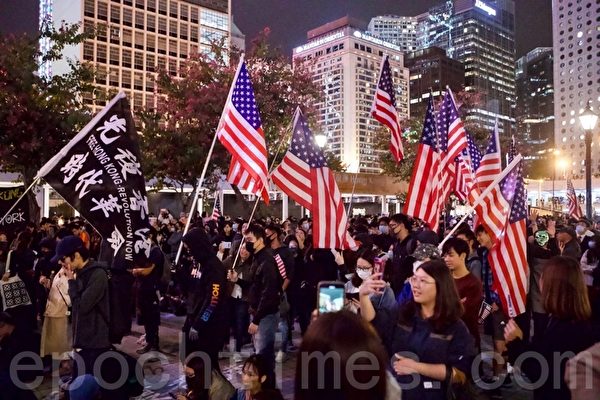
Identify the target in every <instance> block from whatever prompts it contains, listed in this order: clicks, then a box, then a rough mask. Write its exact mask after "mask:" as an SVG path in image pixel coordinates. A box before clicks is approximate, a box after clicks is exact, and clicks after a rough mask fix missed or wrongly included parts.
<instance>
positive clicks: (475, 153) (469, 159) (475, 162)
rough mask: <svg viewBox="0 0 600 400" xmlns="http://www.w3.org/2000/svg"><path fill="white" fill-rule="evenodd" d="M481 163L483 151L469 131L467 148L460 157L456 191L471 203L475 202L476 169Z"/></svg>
mask: <svg viewBox="0 0 600 400" xmlns="http://www.w3.org/2000/svg"><path fill="white" fill-rule="evenodd" d="M480 163H481V153H480V152H479V149H478V148H477V145H476V144H475V141H474V140H473V137H472V136H471V134H470V133H468V132H467V148H466V149H464V150H463V151H462V154H461V156H460V157H459V158H458V166H457V175H456V185H455V188H454V193H455V194H456V196H457V197H458V198H459V199H460V200H462V201H466V200H467V199H468V200H469V201H470V203H471V204H473V203H474V197H473V196H475V195H477V193H474V192H473V189H475V187H474V186H475V171H476V170H477V168H479V164H480Z"/></svg>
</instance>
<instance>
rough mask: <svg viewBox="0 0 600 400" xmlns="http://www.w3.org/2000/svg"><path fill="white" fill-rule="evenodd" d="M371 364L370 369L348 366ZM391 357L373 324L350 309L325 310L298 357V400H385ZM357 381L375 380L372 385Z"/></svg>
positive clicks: (316, 321)
mask: <svg viewBox="0 0 600 400" xmlns="http://www.w3.org/2000/svg"><path fill="white" fill-rule="evenodd" d="M348 363H353V365H362V364H365V363H368V365H369V366H370V368H360V369H359V368H355V369H354V372H353V373H348V369H347V365H348ZM387 364H388V358H387V356H386V353H385V350H384V348H383V346H382V344H381V340H380V339H379V337H378V336H377V333H376V332H375V330H374V329H373V327H372V326H371V325H370V324H369V323H368V322H366V321H365V320H363V319H362V318H361V317H359V316H358V315H356V314H353V313H351V312H349V311H340V312H333V313H325V314H322V315H320V316H319V317H318V318H317V319H316V320H315V321H314V322H312V323H311V324H310V325H309V327H308V330H307V331H306V333H305V335H304V337H303V339H302V344H301V346H300V351H299V353H298V357H297V359H296V378H295V385H294V392H295V393H294V394H295V395H294V399H295V400H314V399H327V400H342V399H343V400H363V399H372V400H383V399H384V398H385V395H386V390H387V389H386V386H387V385H386V383H387V375H386V366H387ZM356 382H360V383H361V384H365V383H366V382H369V383H372V384H371V385H370V387H369V388H360V387H357V385H356V384H353V383H356Z"/></svg>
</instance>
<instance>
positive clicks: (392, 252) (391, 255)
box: [387, 250, 394, 260]
mask: <svg viewBox="0 0 600 400" xmlns="http://www.w3.org/2000/svg"><path fill="white" fill-rule="evenodd" d="M387 257H388V260H391V259H393V258H394V251H393V250H390V251H388V252H387Z"/></svg>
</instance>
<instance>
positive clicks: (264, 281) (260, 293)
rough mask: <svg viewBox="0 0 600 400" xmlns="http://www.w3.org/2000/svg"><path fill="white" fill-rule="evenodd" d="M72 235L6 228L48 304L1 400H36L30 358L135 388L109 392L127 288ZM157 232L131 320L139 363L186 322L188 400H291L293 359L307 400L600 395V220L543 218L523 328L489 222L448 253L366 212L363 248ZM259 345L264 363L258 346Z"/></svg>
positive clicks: (298, 391)
mask: <svg viewBox="0 0 600 400" xmlns="http://www.w3.org/2000/svg"><path fill="white" fill-rule="evenodd" d="M60 222H64V223H63V224H62V225H61V224H59V221H58V218H53V219H49V218H44V219H42V221H41V223H40V224H34V223H30V224H29V225H28V226H27V228H26V229H25V230H23V231H22V232H20V233H19V234H18V235H17V236H16V237H15V238H14V240H13V238H9V237H7V235H6V234H5V233H2V232H0V269H1V271H0V272H1V276H2V279H3V280H4V281H7V280H8V279H9V278H10V277H12V276H15V275H16V276H18V277H19V278H21V280H22V281H23V282H24V284H25V288H26V290H27V293H28V295H29V298H30V300H31V304H28V305H22V306H18V307H12V308H8V309H7V310H6V312H4V313H2V314H1V315H0V357H1V361H0V362H1V364H2V370H1V371H0V381H2V383H3V384H4V383H6V385H7V386H6V387H7V388H10V389H7V390H6V391H5V392H4V393H3V394H2V395H0V398H1V397H2V396H6V395H8V396H9V397H7V398H19V397H18V396H22V397H21V398H27V397H23V396H25V395H24V394H23V393H25V392H26V391H23V390H22V389H19V388H18V387H16V386H15V385H12V384H11V380H14V379H12V378H13V377H12V376H11V375H10V373H9V370H10V368H9V366H10V362H11V360H12V358H13V357H14V356H15V355H16V354H18V353H19V352H21V351H24V350H27V349H29V350H34V351H36V352H37V353H38V354H40V356H41V357H44V360H45V365H46V366H47V368H49V369H52V368H53V366H55V365H57V363H64V362H65V360H67V361H68V360H70V359H74V362H73V363H72V366H71V370H72V375H71V377H72V380H70V382H71V384H73V383H74V382H77V383H78V384H77V385H74V386H76V388H72V390H69V391H68V392H69V393H71V398H94V397H93V396H99V397H98V398H108V397H111V398H119V397H118V396H125V397H123V398H126V397H127V394H128V392H127V390H126V389H124V390H119V389H111V390H108V391H107V390H105V389H104V388H102V387H100V386H101V385H99V384H98V382H97V380H94V379H92V378H93V376H94V374H95V373H94V370H93V366H94V365H95V362H96V361H97V360H98V359H99V358H100V357H102V355H103V354H104V353H106V352H107V351H115V349H114V347H113V346H112V340H111V337H110V330H111V326H110V325H111V324H110V315H109V314H110V312H111V304H110V302H111V299H110V296H111V292H110V291H109V283H110V280H111V279H112V280H113V283H114V281H115V279H116V278H115V276H112V277H111V275H110V273H107V272H108V268H107V266H106V265H103V264H102V263H101V262H98V261H97V260H98V258H99V257H100V258H101V255H100V252H101V238H100V237H99V236H98V235H97V234H96V233H95V232H94V230H93V228H92V227H91V226H90V225H89V224H86V223H85V221H82V220H80V219H78V218H74V219H71V220H67V221H62V218H61V221H60ZM150 223H151V225H152V229H151V230H150V231H149V233H148V236H147V240H148V242H149V243H151V251H150V253H149V256H146V255H140V256H137V257H136V258H135V259H134V264H135V268H133V269H132V270H130V271H128V272H127V273H128V274H129V275H130V276H131V279H134V280H135V284H134V285H133V290H132V292H131V297H132V298H135V299H136V301H135V308H134V309H132V310H131V313H132V315H133V314H135V315H136V316H137V319H138V323H139V324H140V325H143V326H144V330H145V340H143V341H141V345H140V348H139V349H138V350H137V353H138V354H139V355H142V354H146V353H150V354H153V352H160V349H161V343H160V335H159V328H158V327H159V325H160V312H161V310H162V311H169V312H173V313H176V314H180V315H182V316H183V315H184V316H185V322H184V324H183V327H182V333H183V334H182V337H183V340H182V341H181V343H180V358H181V362H182V363H183V365H184V366H185V368H184V371H185V379H186V383H187V390H185V391H184V392H181V393H177V394H174V396H175V397H176V398H179V399H209V398H211V399H221V398H231V399H280V398H282V395H281V392H280V391H279V390H278V388H277V387H276V379H275V378H276V377H275V366H276V364H277V363H281V362H284V361H285V360H286V359H287V358H288V357H289V355H290V354H291V353H292V352H296V353H297V357H296V362H297V364H296V379H295V388H294V390H295V398H297V399H315V398H332V399H333V398H335V399H358V398H376V399H388V398H389V399H391V398H394V399H396V398H400V397H401V398H406V399H413V398H414V399H417V398H418V399H447V398H479V397H478V396H487V397H491V398H501V393H502V392H501V390H502V388H505V387H507V386H510V385H517V384H523V385H524V386H526V385H530V386H526V387H528V388H531V389H533V394H534V398H535V399H568V398H577V399H580V398H583V399H588V398H590V399H591V398H593V396H597V393H598V390H600V386H598V385H599V383H598V381H599V380H600V377H599V376H598V370H599V366H598V365H595V372H594V373H595V375H594V376H593V382H594V383H593V384H591V383H590V382H589V381H586V379H589V378H588V374H589V368H587V369H586V367H589V365H588V364H590V362H589V360H592V359H593V360H595V361H594V362H595V363H598V357H600V355H599V353H600V347H599V345H598V342H600V327H599V326H600V325H598V323H599V322H600V268H598V264H599V262H600V232H599V230H598V229H599V228H600V224H599V223H598V222H596V223H595V224H594V223H593V222H592V221H589V220H586V219H580V220H567V219H565V218H564V217H561V218H554V217H549V216H540V215H538V214H536V213H535V212H532V213H531V215H530V218H529V223H528V228H527V229H528V248H527V253H528V264H529V270H530V282H529V292H528V299H527V304H528V311H527V312H526V313H525V314H521V315H519V316H517V317H515V318H510V317H509V316H508V313H507V310H505V309H504V306H503V301H502V299H501V297H500V293H499V292H498V288H497V283H496V282H494V274H493V271H492V269H491V266H490V263H489V262H488V258H487V254H488V252H489V251H490V249H491V248H492V246H493V245H494V243H492V240H491V238H490V236H489V235H488V233H487V232H486V229H485V228H484V227H483V226H482V225H479V226H476V227H474V229H473V228H472V227H471V226H470V225H468V224H464V225H461V226H459V227H458V229H457V230H456V231H455V233H454V235H453V236H452V237H450V238H447V240H445V241H444V243H443V245H441V246H440V242H441V241H442V239H443V238H444V237H445V236H446V233H447V232H434V231H432V230H430V229H429V228H428V227H427V226H426V225H425V224H423V223H422V222H421V221H418V220H413V219H412V218H410V217H408V216H406V215H404V214H395V215H392V216H390V217H388V216H367V217H357V218H353V219H351V220H350V221H349V225H348V231H349V233H350V235H351V236H352V238H353V240H354V242H355V243H356V246H353V248H351V249H344V250H341V249H337V250H335V249H318V248H314V247H313V245H312V221H311V220H310V218H307V217H304V218H300V219H295V218H288V219H286V220H280V219H278V218H274V217H272V218H260V219H256V220H254V221H251V222H250V223H248V221H244V220H243V219H242V218H230V217H227V216H224V217H223V216H222V217H219V218H216V219H213V218H212V217H206V216H197V217H196V218H194V219H193V221H192V223H191V228H190V229H189V231H188V232H187V233H186V234H185V235H184V233H183V232H184V227H185V223H186V219H185V215H180V217H179V218H175V217H173V215H172V214H171V213H170V212H169V211H168V210H166V209H161V210H160V211H159V213H158V215H157V216H154V215H151V216H150ZM9 239H10V240H9ZM180 244H182V245H183V253H182V257H181V260H180V262H179V263H178V264H176V265H175V263H174V261H175V258H176V255H177V253H178V249H179V247H180ZM507 251H509V252H510V249H507ZM334 281H335V282H340V283H341V284H343V290H344V292H345V295H344V301H343V307H341V310H335V312H326V313H320V314H319V313H318V312H316V309H317V308H318V307H317V301H318V300H317V299H318V290H319V283H320V282H334ZM294 329H299V330H300V335H301V336H302V341H301V342H300V344H299V348H296V346H294V343H293V341H292V332H293V330H294ZM278 332H279V333H280V334H281V340H279V341H276V334H277V333H278ZM484 338H486V340H485V341H484ZM230 339H233V341H232V342H233V343H234V345H233V348H232V349H231V350H232V352H233V358H234V361H236V362H240V363H242V366H243V368H242V382H243V387H242V388H239V389H237V390H236V389H235V388H233V387H232V386H231V384H228V382H227V381H226V379H225V377H224V376H223V374H222V373H221V371H220V368H219V353H220V352H221V351H223V349H224V347H225V346H226V345H227V344H228V343H229V342H230ZM485 343H491V345H492V347H493V352H488V351H486V350H487V349H486V348H485V347H486V346H485ZM248 344H251V345H252V348H253V352H252V353H253V354H252V355H250V354H248V353H244V352H243V351H242V350H243V348H244V346H246V345H248ZM74 349H75V352H73V350H74ZM332 352H333V353H335V354H336V357H333V358H332V359H325V360H323V359H319V357H315V356H314V354H316V353H319V354H321V355H327V354H330V353H332ZM531 352H534V353H535V355H536V356H535V357H531V356H528V355H530V354H531ZM199 355H201V356H199ZM53 358H54V362H53ZM336 363H338V364H336ZM78 364H81V365H78ZM336 366H338V367H339V368H335V367H336ZM5 367H6V368H5ZM78 367H81V368H78ZM352 367H356V368H355V369H353V368H352ZM107 369H108V370H110V371H109V372H108V374H109V375H110V374H111V373H112V374H113V375H114V374H115V373H116V372H115V369H114V368H112V367H111V368H107ZM349 370H352V373H351V374H349V373H348V371H349ZM67 381H69V379H67ZM216 382H220V384H219V387H218V389H217V388H216V387H215V384H216ZM590 385H591V386H590ZM2 387H3V388H4V387H5V386H4V385H3V386H2ZM90 388H92V389H90ZM83 393H85V394H83ZM90 393H94V394H93V395H90ZM11 396H12V397H11ZM78 396H84V397H78ZM86 396H87V397H86ZM102 396H103V397H102ZM449 396H453V397H449ZM585 396H588V397H585Z"/></svg>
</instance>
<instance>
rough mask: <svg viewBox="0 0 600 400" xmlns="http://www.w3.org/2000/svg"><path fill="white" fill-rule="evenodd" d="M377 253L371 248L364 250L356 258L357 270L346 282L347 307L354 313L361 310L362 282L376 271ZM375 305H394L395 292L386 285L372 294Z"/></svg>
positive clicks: (377, 306)
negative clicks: (360, 290)
mask: <svg viewBox="0 0 600 400" xmlns="http://www.w3.org/2000/svg"><path fill="white" fill-rule="evenodd" d="M376 257H377V253H376V252H374V251H373V250H370V249H365V250H363V251H362V252H361V253H360V255H359V256H358V259H357V260H356V270H355V272H354V273H353V274H352V277H351V278H350V280H349V281H348V282H346V284H345V292H346V299H345V307H346V309H347V310H349V311H352V312H353V313H358V312H360V301H359V296H358V292H359V288H360V285H362V283H363V282H364V281H365V280H366V279H367V278H369V277H370V276H371V275H373V273H374V266H375V262H376V261H375V260H376ZM370 297H371V301H372V302H373V306H374V307H375V308H376V309H378V308H380V307H382V306H388V307H392V306H393V305H394V304H395V299H394V293H393V292H392V289H390V287H389V286H386V287H385V288H384V290H383V291H382V292H381V293H373V294H372V295H371V296H370Z"/></svg>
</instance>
